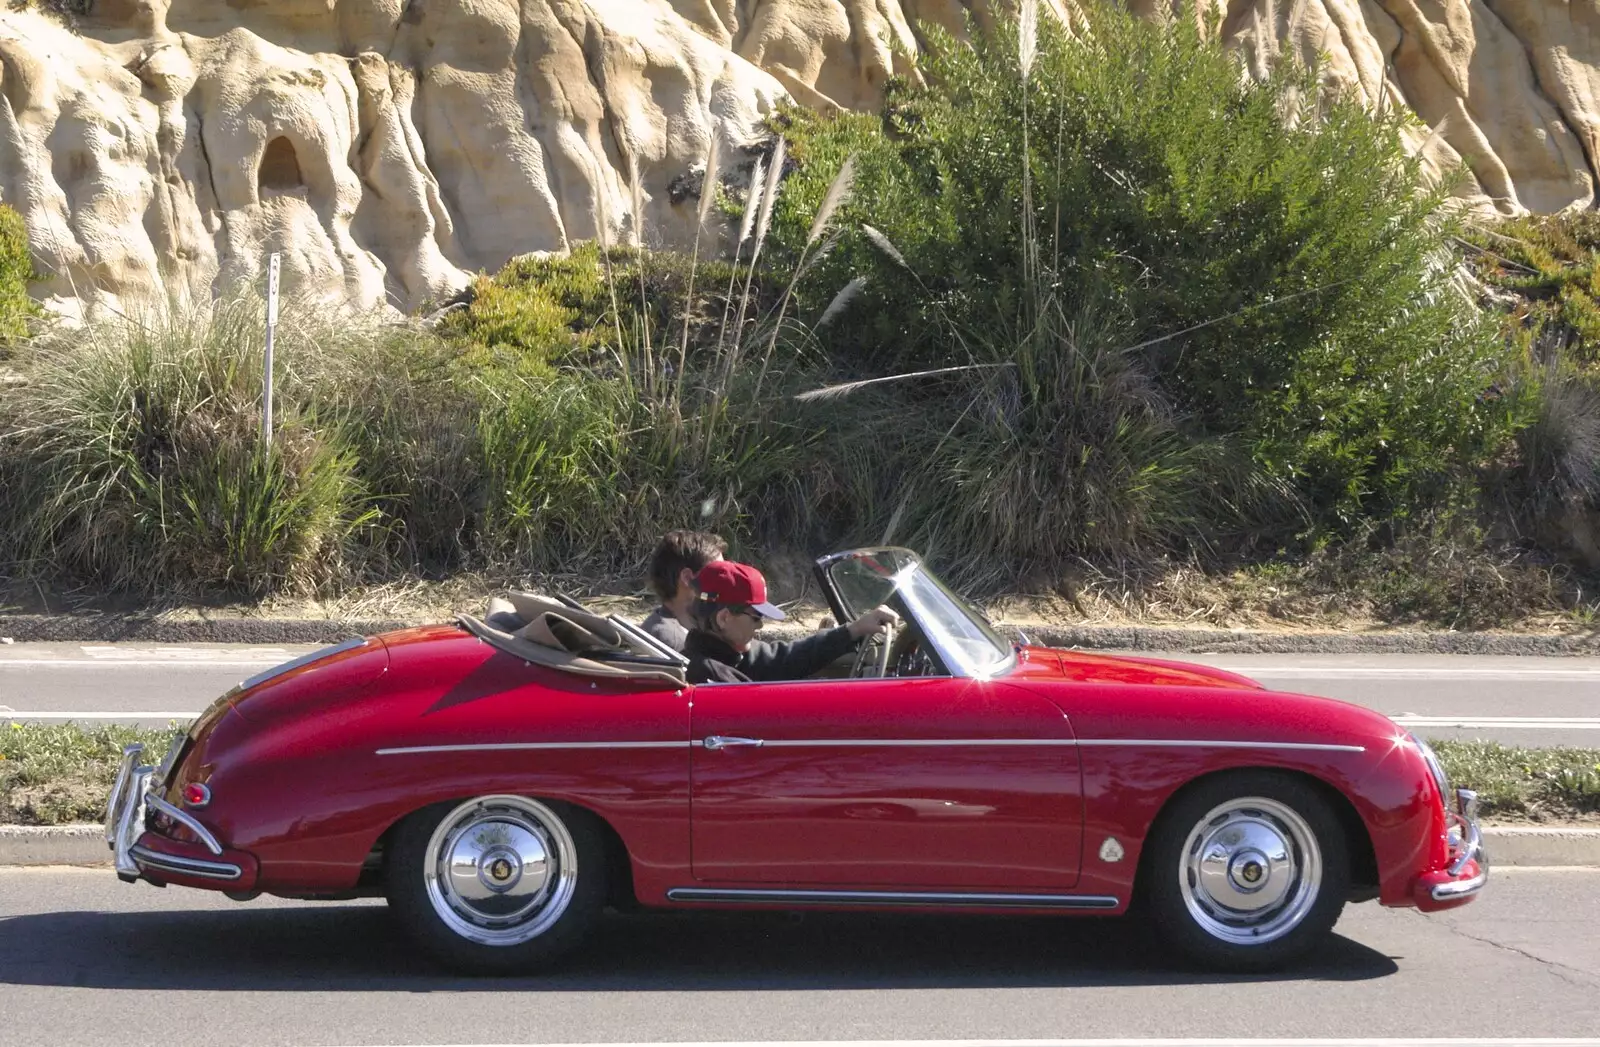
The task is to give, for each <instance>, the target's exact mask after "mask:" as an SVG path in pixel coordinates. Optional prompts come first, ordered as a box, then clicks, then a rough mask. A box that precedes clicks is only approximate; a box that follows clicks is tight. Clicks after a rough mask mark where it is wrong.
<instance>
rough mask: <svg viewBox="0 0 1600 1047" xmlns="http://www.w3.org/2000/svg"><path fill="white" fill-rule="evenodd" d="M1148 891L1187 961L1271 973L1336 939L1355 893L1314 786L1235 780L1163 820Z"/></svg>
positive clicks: (1179, 803)
mask: <svg viewBox="0 0 1600 1047" xmlns="http://www.w3.org/2000/svg"><path fill="white" fill-rule="evenodd" d="M1202 854H1210V855H1212V858H1211V860H1209V861H1204V860H1202V859H1201V855H1202ZM1269 854H1270V855H1271V857H1270V858H1269V857H1268V856H1269ZM1280 857H1281V858H1282V859H1283V860H1282V861H1278V860H1277V859H1278V858H1280ZM1258 878H1259V879H1258ZM1140 882H1141V888H1142V893H1143V902H1144V909H1145V914H1146V916H1147V917H1148V918H1149V920H1150V922H1151V924H1153V925H1154V929H1155V930H1156V932H1157V933H1158V934H1159V935H1160V936H1161V937H1162V938H1163V939H1164V940H1165V941H1166V942H1167V943H1169V944H1170V945H1172V946H1173V947H1175V948H1176V949H1177V950H1178V951H1179V952H1180V953H1181V954H1182V955H1184V956H1185V957H1187V958H1188V959H1189V960H1191V961H1193V962H1195V963H1197V964H1200V965H1201V966H1203V967H1206V968H1210V969H1214V970H1225V971H1264V970H1271V969H1276V968H1281V967H1284V966H1287V965H1289V964H1291V963H1293V962H1294V961H1296V960H1299V959H1302V958H1304V957H1305V956H1306V955H1307V954H1308V953H1309V952H1311V950H1313V949H1315V948H1316V947H1317V946H1318V945H1320V944H1322V943H1323V942H1325V941H1326V940H1327V939H1328V937H1329V935H1330V934H1331V933H1332V931H1333V925H1334V924H1335V923H1336V922H1337V921H1338V919H1339V914H1340V912H1342V911H1343V909H1344V904H1345V899H1346V897H1347V895H1348V894H1349V888H1350V848H1349V842H1348V841H1347V840H1346V838H1345V830H1344V827H1343V825H1342V824H1341V823H1340V820H1339V817H1338V815H1337V814H1336V813H1335V812H1334V810H1333V809H1332V807H1331V806H1330V804H1329V802H1328V800H1327V799H1325V798H1324V797H1323V795H1322V794H1321V792H1320V791H1319V790H1318V789H1317V787H1316V786H1314V785H1313V784H1311V783H1310V782H1307V781H1305V780H1304V779H1301V778H1297V777H1295V776H1293V775H1288V774H1279V773H1274V772H1271V771H1239V772H1235V773H1231V774H1226V775H1221V776H1219V777H1216V778H1213V779H1211V780H1209V781H1205V782H1202V783H1201V784H1200V785H1198V786H1195V787H1194V788H1192V789H1190V790H1189V791H1188V792H1186V793H1184V794H1183V795H1181V796H1180V797H1179V798H1178V799H1177V800H1175V801H1174V802H1173V803H1172V805H1171V806H1170V807H1169V808H1168V809H1167V810H1165V811H1163V812H1162V815H1161V818H1160V819H1159V820H1158V823H1157V825H1156V828H1155V830H1154V832H1153V833H1152V835H1151V840H1150V843H1149V845H1148V846H1147V847H1146V848H1145V853H1144V859H1143V862H1142V863H1141V868H1140Z"/></svg>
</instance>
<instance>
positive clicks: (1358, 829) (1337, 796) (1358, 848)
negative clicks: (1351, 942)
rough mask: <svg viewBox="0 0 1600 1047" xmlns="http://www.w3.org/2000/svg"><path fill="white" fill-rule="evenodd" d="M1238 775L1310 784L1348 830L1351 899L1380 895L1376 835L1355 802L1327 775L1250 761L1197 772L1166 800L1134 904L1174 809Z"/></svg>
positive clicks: (1144, 852)
mask: <svg viewBox="0 0 1600 1047" xmlns="http://www.w3.org/2000/svg"><path fill="white" fill-rule="evenodd" d="M1238 774H1270V775H1276V776H1278V777H1281V778H1288V779H1293V780H1295V781H1299V782H1302V783H1304V784H1307V785H1310V786H1311V787H1312V788H1313V789H1315V790H1316V791H1317V793H1318V795H1320V796H1321V797H1322V798H1323V799H1324V800H1326V801H1328V805H1329V807H1330V808H1331V809H1332V810H1333V811H1334V813H1335V814H1336V815H1337V816H1338V818H1339V825H1340V828H1341V829H1343V831H1344V838H1345V843H1346V845H1347V847H1348V850H1349V857H1350V899H1349V900H1350V901H1367V900H1369V899H1372V898H1376V897H1377V896H1378V882H1379V880H1378V859H1377V852H1376V850H1375V849H1374V847H1373V843H1372V834H1371V833H1370V832H1368V831H1367V825H1366V822H1365V821H1363V820H1362V818H1361V814H1360V812H1359V811H1357V810H1356V807H1355V804H1353V803H1352V802H1351V801H1350V798H1349V797H1348V796H1346V795H1345V794H1344V792H1343V791H1342V790H1340V789H1339V788H1338V787H1336V786H1334V785H1333V784H1332V783H1331V782H1329V781H1327V780H1326V779H1324V778H1320V777H1318V776H1317V775H1315V774H1312V773H1311V772H1309V771H1305V770H1301V769H1298V768H1287V767H1274V766H1271V765H1258V764H1248V765H1243V766H1238V767H1227V768H1222V769H1219V770H1215V771H1208V772H1207V773H1205V774H1201V775H1197V776H1195V777H1194V778H1191V779H1189V780H1188V781H1186V782H1184V783H1183V784H1182V785H1181V786H1179V787H1178V788H1176V789H1174V790H1173V791H1172V792H1171V793H1170V794H1169V795H1168V796H1167V798H1166V799H1165V800H1164V801H1163V802H1162V804H1161V808H1160V810H1158V811H1157V812H1156V816H1155V817H1154V818H1153V819H1151V821H1150V828H1149V829H1148V831H1146V833H1145V836H1144V840H1145V846H1143V847H1141V848H1140V853H1139V867H1138V869H1137V871H1136V873H1135V878H1134V889H1133V897H1132V899H1131V905H1130V908H1131V907H1137V906H1138V905H1139V903H1140V899H1141V898H1142V897H1143V896H1144V893H1145V886H1146V882H1147V878H1148V877H1149V875H1150V862H1151V857H1150V855H1151V847H1150V846H1149V842H1150V841H1151V840H1153V839H1155V838H1156V835H1157V833H1158V832H1159V831H1160V830H1161V829H1162V828H1164V827H1165V824H1166V822H1167V821H1168V820H1169V819H1170V817H1171V814H1172V811H1173V810H1174V809H1175V808H1176V807H1177V806H1178V804H1179V802H1181V801H1182V799H1183V798H1184V797H1185V796H1187V795H1189V794H1190V793H1191V792H1193V791H1195V790H1196V789H1200V788H1202V787H1204V786H1206V785H1208V784H1210V783H1211V782H1215V781H1217V780H1219V779H1222V778H1228V777H1231V776H1234V775H1238Z"/></svg>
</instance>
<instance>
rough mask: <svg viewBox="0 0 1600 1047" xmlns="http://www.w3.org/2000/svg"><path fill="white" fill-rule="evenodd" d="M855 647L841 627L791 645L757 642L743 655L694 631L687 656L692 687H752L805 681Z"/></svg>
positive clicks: (701, 632)
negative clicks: (754, 683)
mask: <svg viewBox="0 0 1600 1047" xmlns="http://www.w3.org/2000/svg"><path fill="white" fill-rule="evenodd" d="M855 645H856V641H855V638H854V637H852V636H851V635H850V630H849V629H848V628H847V627H845V626H842V625H841V626H839V627H838V628H836V629H828V630H825V631H823V632H820V633H816V634H814V635H811V636H808V637H806V638H805V639H803V640H794V641H792V642H789V643H763V642H761V641H760V640H757V641H755V642H754V643H752V644H751V645H750V650H748V651H746V652H745V653H744V654H740V653H739V652H738V651H735V650H734V649H733V648H732V647H729V646H728V645H727V644H725V643H723V642H722V640H721V639H719V638H718V637H716V636H714V635H713V634H711V633H708V632H705V631H704V630H701V629H691V630H689V637H688V639H687V640H686V641H685V642H684V645H683V653H684V656H685V657H687V658H688V659H689V669H688V673H689V682H690V683H710V682H715V683H748V682H751V681H755V680H764V681H772V680H803V679H805V678H806V677H808V676H810V675H812V674H813V673H816V672H818V671H820V670H822V669H824V668H826V667H827V666H828V665H830V664H832V663H833V662H834V661H835V660H836V659H838V658H841V657H843V656H844V655H846V654H848V653H849V652H850V650H851V648H853V647H855Z"/></svg>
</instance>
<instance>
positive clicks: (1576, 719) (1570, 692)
mask: <svg viewBox="0 0 1600 1047" xmlns="http://www.w3.org/2000/svg"><path fill="white" fill-rule="evenodd" d="M309 650H313V648H311V647H302V646H284V647H243V646H222V645H194V646H176V645H154V646H150V645H146V646H131V645H120V644H100V645H94V644H87V645H85V644H43V643H40V644H10V645H6V646H4V647H0V717H9V718H13V719H25V720H39V719H45V720H58V721H59V720H69V719H76V720H80V721H86V722H93V721H106V720H114V721H125V722H140V723H146V724H163V723H166V722H167V721H168V720H170V719H179V720H183V719H188V718H190V717H192V716H194V715H195V714H196V713H198V712H199V711H200V710H201V709H203V708H205V706H206V705H207V704H208V703H209V702H210V701H211V700H212V699H213V698H214V697H216V696H217V695H219V694H221V693H223V692H224V691H226V690H227V689H228V688H230V687H232V686H233V685H234V684H236V683H238V682H239V681H240V680H242V679H244V678H246V677H248V676H251V675H253V674H255V673H258V672H260V671H261V670H263V669H265V668H268V667H270V666H272V665H276V664H278V663H280V662H283V661H286V660H287V659H289V658H293V657H295V656H297V655H300V654H303V653H305V652H306V651H309ZM1176 657H1179V658H1184V657H1187V658H1188V659H1189V660H1193V661H1198V662H1205V663H1208V664H1212V665H1219V666H1222V667H1224V668H1228V669H1232V670H1235V671H1237V672H1242V673H1244V674H1246V675H1248V676H1251V677H1254V678H1255V679H1258V680H1260V681H1261V682H1262V683H1264V684H1266V685H1267V686H1269V687H1275V688H1279V689H1282V690H1288V691H1296V692H1300V693H1303V694H1319V695H1326V696H1328V697H1332V698H1342V699H1345V700H1346V701H1353V702H1359V703H1361V704H1363V705H1367V706H1370V707H1372V708H1374V709H1377V710H1379V711H1381V712H1384V713H1387V714H1389V715H1391V716H1397V717H1399V718H1400V720H1401V722H1402V723H1404V724H1405V725H1406V726H1408V727H1410V728H1412V729H1413V730H1415V731H1416V732H1417V733H1418V734H1420V735H1422V736H1424V737H1429V738H1490V739H1494V740H1496V741H1501V742H1505V743H1507V744H1519V745H1539V746H1549V745H1577V746H1585V747H1600V659H1593V658H1507V657H1477V656H1446V655H1336V656H1319V655H1252V656H1224V655H1191V656H1176Z"/></svg>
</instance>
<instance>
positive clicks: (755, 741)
mask: <svg viewBox="0 0 1600 1047" xmlns="http://www.w3.org/2000/svg"><path fill="white" fill-rule="evenodd" d="M702 744H703V745H704V746H705V747H706V748H707V749H710V750H711V751H713V752H715V751H716V750H718V749H731V748H733V747H734V746H736V745H751V746H754V747H755V748H757V749H759V748H761V739H760V738H734V737H731V736H729V735H725V734H713V735H712V736H711V737H709V738H707V739H706V740H705V741H704V742H703V743H702Z"/></svg>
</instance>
